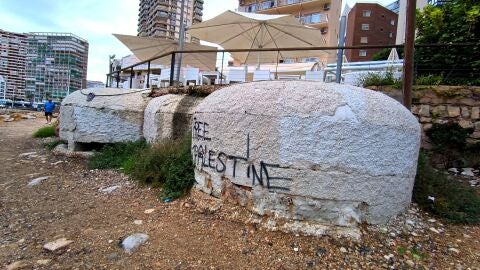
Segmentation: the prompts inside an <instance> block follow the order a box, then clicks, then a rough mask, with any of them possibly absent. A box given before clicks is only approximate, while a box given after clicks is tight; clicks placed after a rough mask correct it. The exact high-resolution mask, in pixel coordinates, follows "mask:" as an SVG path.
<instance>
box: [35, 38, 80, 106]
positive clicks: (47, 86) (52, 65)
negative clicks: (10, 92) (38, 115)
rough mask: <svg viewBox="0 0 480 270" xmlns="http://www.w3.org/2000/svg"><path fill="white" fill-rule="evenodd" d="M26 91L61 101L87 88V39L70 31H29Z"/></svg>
mask: <svg viewBox="0 0 480 270" xmlns="http://www.w3.org/2000/svg"><path fill="white" fill-rule="evenodd" d="M27 42H28V45H27V76H26V93H28V94H31V95H32V96H33V99H34V101H36V102H38V101H43V100H44V99H45V98H46V96H50V97H51V98H53V99H54V100H59V99H62V98H63V97H65V96H66V95H68V94H69V93H71V92H73V91H76V90H79V89H82V88H86V86H87V64H88V42H87V41H86V40H84V39H82V38H80V37H77V36H75V35H73V34H69V33H29V34H28V38H27Z"/></svg>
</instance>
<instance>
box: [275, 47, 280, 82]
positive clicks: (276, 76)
mask: <svg viewBox="0 0 480 270" xmlns="http://www.w3.org/2000/svg"><path fill="white" fill-rule="evenodd" d="M279 54H280V51H277V65H276V66H275V79H278V55H279Z"/></svg>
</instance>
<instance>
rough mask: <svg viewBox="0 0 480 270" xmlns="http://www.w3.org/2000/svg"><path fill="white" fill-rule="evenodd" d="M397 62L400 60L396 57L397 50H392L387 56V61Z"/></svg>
mask: <svg viewBox="0 0 480 270" xmlns="http://www.w3.org/2000/svg"><path fill="white" fill-rule="evenodd" d="M399 60H400V57H399V56H398V52H397V49H395V48H392V50H391V51H390V54H389V55H388V58H387V61H389V62H393V63H395V62H399Z"/></svg>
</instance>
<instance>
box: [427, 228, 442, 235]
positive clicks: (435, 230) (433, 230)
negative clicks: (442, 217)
mask: <svg viewBox="0 0 480 270" xmlns="http://www.w3.org/2000/svg"><path fill="white" fill-rule="evenodd" d="M429 230H430V231H432V232H434V233H438V234H440V231H438V230H437V229H435V228H433V227H430V228H429Z"/></svg>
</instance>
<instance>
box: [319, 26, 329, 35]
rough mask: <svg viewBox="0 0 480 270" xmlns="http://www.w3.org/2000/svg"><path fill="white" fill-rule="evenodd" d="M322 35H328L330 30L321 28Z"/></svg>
mask: <svg viewBox="0 0 480 270" xmlns="http://www.w3.org/2000/svg"><path fill="white" fill-rule="evenodd" d="M320 33H322V35H325V34H327V33H328V28H327V27H322V28H320Z"/></svg>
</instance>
